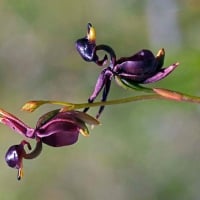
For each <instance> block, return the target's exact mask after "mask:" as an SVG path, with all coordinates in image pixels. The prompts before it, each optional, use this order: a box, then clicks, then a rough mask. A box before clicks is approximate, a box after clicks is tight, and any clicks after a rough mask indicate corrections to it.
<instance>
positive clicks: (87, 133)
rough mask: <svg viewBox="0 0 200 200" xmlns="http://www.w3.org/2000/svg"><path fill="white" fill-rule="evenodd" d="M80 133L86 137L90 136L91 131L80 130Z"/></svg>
mask: <svg viewBox="0 0 200 200" xmlns="http://www.w3.org/2000/svg"><path fill="white" fill-rule="evenodd" d="M79 131H80V133H81V134H82V135H83V136H85V137H87V136H89V131H88V130H86V129H80V130H79Z"/></svg>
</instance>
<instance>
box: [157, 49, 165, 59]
mask: <svg viewBox="0 0 200 200" xmlns="http://www.w3.org/2000/svg"><path fill="white" fill-rule="evenodd" d="M164 55H165V50H164V48H162V49H160V50H159V51H158V53H157V55H156V57H162V56H164Z"/></svg>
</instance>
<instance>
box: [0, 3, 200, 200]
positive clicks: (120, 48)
mask: <svg viewBox="0 0 200 200" xmlns="http://www.w3.org/2000/svg"><path fill="white" fill-rule="evenodd" d="M149 2H150V3H154V4H155V3H156V1H155V0H151V1H149ZM149 2H148V3H147V1H139V0H138V1H136V0H134V1H131V0H128V1H122V0H117V1H114V0H111V1H104V0H101V1H96V0H95V1H92V0H86V1H76V0H74V1H64V0H57V1H51V0H47V1H39V0H34V1H31V0H2V1H0V28H1V30H0V89H1V98H0V106H1V107H3V108H5V109H6V110H8V111H9V112H13V113H14V114H16V115H18V116H19V117H20V118H22V119H25V122H27V123H29V124H30V125H32V126H34V124H35V122H36V121H37V117H39V116H40V115H41V114H42V113H44V111H47V110H50V109H53V108H55V107H53V106H49V107H48V106H46V107H44V108H41V109H40V110H39V111H37V112H35V113H32V114H27V113H22V112H20V111H19V109H20V107H21V105H23V103H24V102H26V101H28V100H32V99H45V98H46V99H58V100H66V101H73V102H84V101H86V100H87V98H88V96H89V95H90V93H91V91H92V88H93V86H94V84H95V81H96V79H97V76H98V74H99V72H100V69H99V68H98V67H97V66H95V65H94V64H90V63H86V62H84V61H83V60H82V59H81V58H80V56H79V55H78V53H77V52H76V50H75V47H74V42H75V40H76V39H78V38H80V37H82V36H83V34H85V29H86V24H87V22H91V23H92V24H93V25H94V27H95V29H96V31H97V43H98V44H100V43H107V44H109V45H110V46H112V47H113V48H114V49H115V51H116V53H117V56H118V57H121V56H129V55H131V54H133V53H135V52H137V51H138V50H140V49H143V48H149V49H151V50H152V51H153V52H155V53H156V52H157V50H158V49H159V48H161V47H165V46H166V59H165V65H166V66H168V65H169V64H171V63H173V62H176V61H179V62H180V66H179V67H178V68H177V69H176V71H175V72H174V73H173V74H172V75H170V76H169V77H168V78H166V79H165V80H163V81H160V82H158V83H156V84H154V86H159V87H165V88H169V89H173V90H178V91H183V92H186V93H190V94H194V95H200V78H199V73H200V60H199V55H200V37H199V35H200V21H199V17H200V6H199V1H198V0H189V1H186V0H185V1H174V4H173V2H171V1H170V0H163V1H158V2H160V3H162V4H164V5H165V6H164V10H163V12H162V10H160V9H162V6H161V5H157V6H155V7H154V8H153V9H154V10H155V13H158V12H159V13H160V24H159V27H160V29H162V28H163V29H166V27H170V25H171V24H170V22H172V20H175V22H176V23H175V24H176V26H175V29H177V31H178V37H180V40H178V41H177V43H176V42H173V43H170V41H171V40H170V38H172V37H173V34H171V33H173V32H174V30H170V29H169V30H168V29H167V30H166V31H167V33H168V34H165V35H163V36H162V34H161V33H162V32H160V33H158V31H157V32H156V31H155V30H154V35H155V34H158V36H159V39H158V42H157V43H154V42H153V39H152V35H151V34H150V33H152V32H153V31H152V27H154V26H153V24H152V23H153V22H151V21H150V20H149V19H150V17H151V16H150V15H149V13H151V15H152V13H154V12H152V10H151V12H148V10H149V6H150V5H149ZM169 3H172V4H170V5H172V7H168V6H167V5H169ZM151 9H152V8H151ZM162 13H165V15H162ZM171 13H175V15H173V16H175V17H176V18H174V19H171V18H170V17H171ZM168 17H169V19H168ZM152 18H153V17H152ZM162 20H163V23H162ZM150 22H151V23H150ZM173 22H174V21H173ZM166 23H169V24H166ZM166 31H165V33H166ZM158 36H156V38H158ZM162 41H163V42H162ZM165 41H167V42H165ZM164 42H165V43H164ZM169 44H170V45H169ZM111 89H112V90H111V93H110V96H109V98H110V99H113V98H121V97H124V96H131V95H133V92H132V91H130V90H129V91H125V90H123V89H122V88H120V87H118V86H116V85H115V84H113V85H112V88H111ZM95 112H96V110H95V109H93V110H92V111H91V112H90V114H94V113H95ZM199 121H200V107H199V106H198V105H192V104H184V103H176V102H167V101H164V100H162V101H149V102H147V101H145V102H137V103H130V104H126V105H119V106H113V107H109V106H108V107H106V110H105V112H104V114H103V115H102V118H101V123H102V125H101V126H99V127H95V128H94V129H93V130H92V131H91V135H90V137H89V138H83V137H82V138H81V137H80V140H79V142H78V144H76V145H74V146H71V147H65V148H50V147H47V146H46V147H45V148H44V152H43V154H42V155H41V156H40V157H39V158H38V159H36V160H35V161H32V162H29V161H27V162H25V163H24V168H25V177H24V179H23V180H22V181H21V182H17V180H16V178H15V170H12V169H10V168H8V167H7V166H6V163H5V162H4V154H5V152H6V149H7V148H8V147H9V146H10V145H11V144H15V143H17V142H19V141H20V140H21V138H20V136H18V135H15V134H13V133H12V132H11V131H10V130H8V129H7V128H6V127H3V126H1V127H0V131H1V134H0V139H1V148H0V168H1V170H0V199H2V200H7V199H8V200H18V199H29V200H32V199H34V200H35V199H44V200H45V199H72V200H73V199H82V200H84V199H87V200H88V199H95V200H98V199H109V200H112V199H115V200H118V199H119V200H121V199H127V200H128V199H140V200H147V199H148V200H151V199H152V200H155V199H162V200H163V199H176V200H178V199H181V200H184V199H199V197H200V192H199V187H200V175H199V169H200V160H199V155H200V146H199V142H200V125H199V124H200V123H199Z"/></svg>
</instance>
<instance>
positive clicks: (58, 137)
mask: <svg viewBox="0 0 200 200" xmlns="http://www.w3.org/2000/svg"><path fill="white" fill-rule="evenodd" d="M76 49H77V51H78V52H79V54H80V55H81V57H82V58H83V59H84V60H85V61H87V62H94V63H95V64H96V65H98V66H100V67H103V69H102V72H101V73H100V75H99V77H98V79H97V83H96V85H95V87H94V91H93V92H92V95H91V96H90V97H89V99H88V103H80V104H75V103H69V102H64V101H51V100H36V101H29V102H27V103H26V104H24V106H23V107H22V110H24V111H28V112H33V111H34V110H36V109H37V108H39V107H40V106H42V105H44V104H55V105H59V106H60V107H61V108H58V109H56V110H51V111H49V112H48V113H45V114H43V115H42V116H41V117H39V119H38V121H37V123H36V126H35V127H34V128H31V127H29V126H28V125H26V124H25V123H24V122H23V121H22V120H20V119H19V118H17V117H16V116H14V115H13V114H11V113H9V112H7V111H5V110H3V109H0V122H1V123H2V124H4V125H6V126H8V127H9V128H11V129H12V130H13V131H15V132H16V133H19V134H20V135H22V136H25V137H26V138H28V139H33V140H35V142H36V145H35V148H34V149H32V147H31V144H30V143H29V142H28V141H26V140H22V141H21V142H20V143H19V144H15V145H12V146H11V147H9V149H8V150H7V152H6V154H5V160H6V163H7V164H8V166H10V167H12V168H16V169H17V179H18V180H20V179H21V178H22V177H23V159H34V158H36V157H37V156H38V155H40V153H41V151H42V146H43V144H46V145H49V146H51V147H63V146H69V145H72V144H75V143H76V142H77V141H78V138H79V134H82V135H83V136H88V135H89V129H88V125H92V126H95V125H98V124H99V123H100V122H99V121H98V119H99V117H100V115H101V114H102V112H103V110H104V107H105V106H106V105H115V104H122V103H128V102H134V101H140V100H149V99H167V100H174V101H177V102H191V103H200V97H196V96H191V95H187V94H185V93H181V92H177V91H172V90H169V89H164V88H149V87H144V86H143V85H144V84H149V83H153V82H157V81H159V80H161V79H163V78H165V77H167V76H168V75H169V74H170V73H171V72H172V71H174V70H175V69H176V67H178V65H179V63H178V62H175V63H174V64H171V65H170V66H169V67H166V68H163V64H164V57H165V51H164V49H160V50H159V51H158V53H157V55H156V56H154V54H153V53H152V52H151V51H150V50H147V49H143V50H140V51H138V52H137V53H136V54H134V55H132V56H129V57H121V58H119V59H117V58H116V54H115V51H114V50H113V49H112V48H111V47H110V46H108V45H105V44H100V45H97V44H96V31H95V29H94V27H93V26H92V25H91V24H90V23H88V25H87V33H86V36H84V37H83V38H80V39H78V40H77V41H76ZM99 51H103V52H105V55H104V57H103V58H102V59H100V58H99V56H98V52H99ZM112 78H114V80H115V81H116V82H117V83H118V84H119V86H122V87H123V88H125V89H128V88H129V89H131V90H137V91H141V92H145V93H146V94H143V95H139V96H132V97H128V98H121V99H116V100H109V101H108V100H107V96H108V93H109V91H110V85H111V81H112ZM102 90H103V91H102ZM101 91H102V100H101V101H100V102H94V100H95V99H96V97H97V96H98V95H99V94H100V92H101ZM91 107H99V111H98V113H97V115H96V117H92V116H90V115H88V114H87V111H88V110H89V108H91ZM80 109H83V111H79V110H80ZM26 148H27V149H28V152H27V150H26Z"/></svg>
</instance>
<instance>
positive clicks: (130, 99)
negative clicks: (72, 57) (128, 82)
mask: <svg viewBox="0 0 200 200" xmlns="http://www.w3.org/2000/svg"><path fill="white" fill-rule="evenodd" d="M148 99H164V97H162V96H160V95H159V94H152V95H140V96H133V97H128V98H123V99H116V100H111V101H106V102H94V103H78V104H73V103H69V102H64V101H51V100H38V101H29V102H27V103H26V104H25V105H24V106H23V107H22V110H25V111H29V112H33V111H34V110H35V109H37V108H38V107H40V106H42V105H44V104H54V105H60V106H64V107H65V108H66V110H75V109H83V108H87V107H97V106H107V105H116V104H122V103H129V102H133V101H140V100H148Z"/></svg>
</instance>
